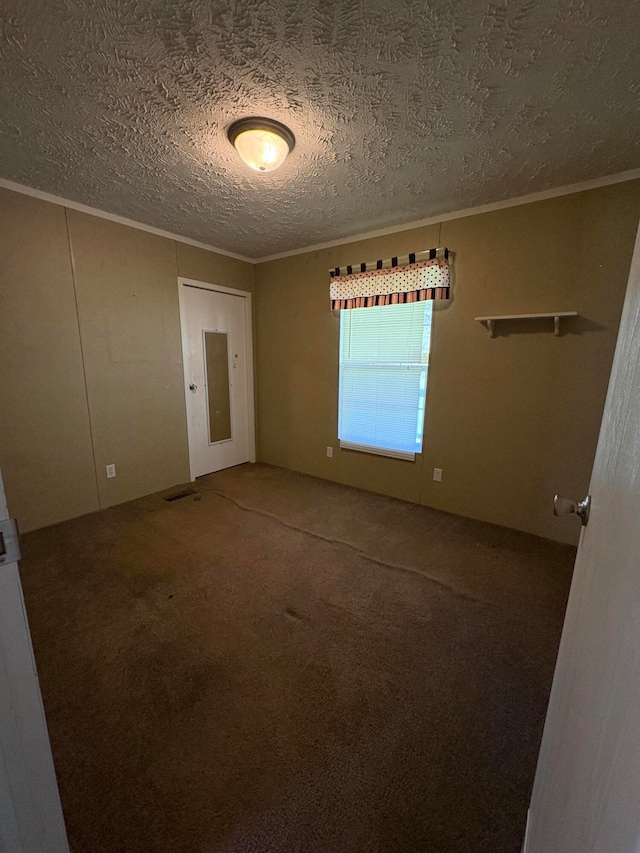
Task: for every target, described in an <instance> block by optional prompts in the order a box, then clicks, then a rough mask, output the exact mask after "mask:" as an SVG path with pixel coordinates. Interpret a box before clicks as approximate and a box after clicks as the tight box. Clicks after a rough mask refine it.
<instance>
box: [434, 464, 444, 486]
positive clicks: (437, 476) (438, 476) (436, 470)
mask: <svg viewBox="0 0 640 853" xmlns="http://www.w3.org/2000/svg"><path fill="white" fill-rule="evenodd" d="M433 479H434V480H435V481H436V483H441V482H442V468H434V469H433Z"/></svg>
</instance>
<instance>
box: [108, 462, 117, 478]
mask: <svg viewBox="0 0 640 853" xmlns="http://www.w3.org/2000/svg"><path fill="white" fill-rule="evenodd" d="M115 476H116V466H115V465H107V480H111V479H112V478H113V477H115Z"/></svg>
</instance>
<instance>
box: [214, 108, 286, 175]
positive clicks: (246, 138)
mask: <svg viewBox="0 0 640 853" xmlns="http://www.w3.org/2000/svg"><path fill="white" fill-rule="evenodd" d="M227 136H228V137H229V142H230V143H231V144H232V145H233V146H234V148H235V149H236V151H237V152H238V154H239V155H240V157H241V158H242V159H243V160H244V162H245V163H246V164H247V166H250V167H251V168H252V169H255V170H256V172H273V170H274V169H277V168H278V166H281V165H282V164H283V163H284V161H285V160H286V158H287V155H288V154H289V153H290V152H291V151H293V147H294V145H295V144H296V138H295V136H294V135H293V133H292V132H291V131H290V130H289V128H288V127H286V126H285V125H284V124H281V123H280V122H279V121H274V120H273V119H271V118H261V117H252V118H241V119H238V121H234V123H233V124H232V125H231V127H230V128H229V129H228V130H227Z"/></svg>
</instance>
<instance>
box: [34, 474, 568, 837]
mask: <svg viewBox="0 0 640 853" xmlns="http://www.w3.org/2000/svg"><path fill="white" fill-rule="evenodd" d="M193 488H195V489H196V493H195V494H194V495H190V496H188V497H185V498H183V499H181V500H177V501H173V502H166V501H165V500H163V497H164V496H165V495H155V496H151V497H148V498H143V499H141V500H138V501H134V502H133V503H130V504H126V505H123V506H119V507H115V508H112V509H109V510H104V511H102V512H99V513H95V514H93V515H89V516H85V517H84V518H81V519H76V520H73V521H70V522H66V523H64V524H60V525H57V526H55V527H51V528H47V529H44V530H40V531H36V532H33V533H30V534H28V535H27V536H25V537H24V551H25V559H24V561H23V563H22V564H21V571H22V577H23V584H24V590H25V597H26V601H27V608H28V613H29V618H30V621H31V630H32V634H33V641H34V646H35V651H36V658H37V661H38V666H39V671H40V678H41V684H42V692H43V696H44V701H45V707H46V711H47V716H48V721H49V728H50V734H51V741H52V746H53V751H54V758H55V761H56V766H57V770H58V776H59V782H60V789H61V794H62V800H63V806H64V811H65V815H66V819H67V826H68V831H69V837H70V841H71V845H72V849H73V851H75V853H102V851H104V853H107V851H108V853H129V851H140V853H161V851H162V853H183V851H184V853H213V851H216V853H240V852H241V851H242V853H250V851H251V853H266V851H273V852H274V853H321V852H322V853H383V851H384V853H449V851H451V852H452V853H453V851H455V853H481V851H482V853H519V851H520V845H521V842H522V836H523V832H524V822H525V816H526V810H527V805H528V799H529V793H530V788H531V784H532V780H533V774H534V770H535V762H536V757H537V751H538V746H539V741H540V737H541V733H542V725H543V721H544V714H545V708H546V703H547V698H548V693H549V689H550V685H551V678H552V674H553V666H554V661H555V655H556V650H557V644H558V641H559V636H560V630H561V623H562V617H563V611H564V606H565V601H566V596H567V593H568V587H569V581H570V574H571V568H572V564H573V559H574V550H573V549H572V548H569V547H567V546H563V545H559V544H556V543H552V542H548V541H546V540H543V539H538V538H536V537H533V536H528V535H525V534H521V533H516V532H514V531H510V530H507V529H504V528H499V527H493V526H491V525H487V524H482V523H479V522H473V521H469V520H466V519H462V518H459V517H457V516H453V515H448V514H446V513H441V512H436V511H433V510H429V509H425V508H423V507H418V506H415V505H412V504H407V503H403V502H401V501H396V500H393V499H391V498H385V497H379V496H375V495H371V494H367V493H363V492H359V491H357V490H355V489H350V488H346V487H343V486H339V485H335V484H332V483H328V482H324V481H321V480H316V479H313V478H311V477H305V476H302V475H300V474H295V473H292V472H289V471H284V470H282V469H278V468H273V467H270V466H266V465H255V466H250V465H246V466H241V467H239V468H235V469H231V470H228V471H225V472H221V473H219V474H215V475H211V476H209V477H206V478H203V479H202V480H200V481H198V483H197V485H195V486H194V487H193ZM172 491H178V490H172Z"/></svg>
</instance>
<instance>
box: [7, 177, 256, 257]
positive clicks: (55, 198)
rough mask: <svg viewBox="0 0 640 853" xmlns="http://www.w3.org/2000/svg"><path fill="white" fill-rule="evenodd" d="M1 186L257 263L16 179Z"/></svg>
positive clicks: (234, 253) (179, 241) (160, 235)
mask: <svg viewBox="0 0 640 853" xmlns="http://www.w3.org/2000/svg"><path fill="white" fill-rule="evenodd" d="M0 188H2V189H5V190H11V191H12V192H15V193H22V195H28V196H32V197H33V198H39V199H41V200H42V201H48V202H51V204H59V205H61V206H62V207H67V208H70V209H71V210H79V211H80V212H81V213H88V214H89V215H90V216H97V217H99V218H100V219H108V220H109V221H110V222H117V223H118V224H119V225H128V226H129V228H137V229H138V231H148V232H149V234H157V236H158V237H166V238H167V239H168V240H177V242H178V243H186V244H187V245H188V246H196V247H197V248H198V249H206V250H207V252H215V253H216V254H218V255H225V256H226V257H227V258H235V259H236V260H237V261H244V262H245V263H248V264H255V263H256V261H255V258H248V257H246V256H245V255H238V254H236V252H229V251H227V249H220V248H219V247H218V246H211V245H210V244H209V243H201V242H200V241H199V240H192V239H191V238H190V237H183V236H182V235H180V234H172V233H171V232H170V231H163V230H162V229H161V228H154V227H153V225H145V224H144V222H136V221H135V220H133V219H127V217H126V216H118V215H117V214H116V213H107V211H106V210H100V209H99V208H97V207H89V205H87V204H80V202H77V201H71V200H70V199H68V198H62V197H61V196H57V195H52V194H51V193H46V192H43V191H42V190H36V189H34V188H33V187H27V186H25V184H17V183H15V181H7V180H5V178H0Z"/></svg>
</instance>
